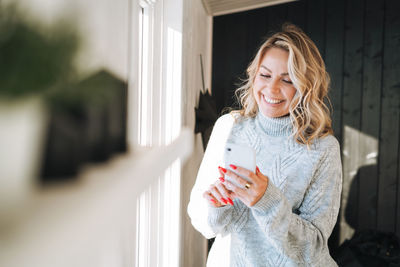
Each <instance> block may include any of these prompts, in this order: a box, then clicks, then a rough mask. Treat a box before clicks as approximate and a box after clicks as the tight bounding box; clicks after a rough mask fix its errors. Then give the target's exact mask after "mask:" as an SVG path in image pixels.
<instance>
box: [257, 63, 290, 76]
mask: <svg viewBox="0 0 400 267" xmlns="http://www.w3.org/2000/svg"><path fill="white" fill-rule="evenodd" d="M260 68H264V69H266V70H267V71H269V72H272V71H271V70H270V69H268V68H267V67H265V66H264V65H261V66H260ZM287 75H289V73H287V72H284V73H281V76H287Z"/></svg>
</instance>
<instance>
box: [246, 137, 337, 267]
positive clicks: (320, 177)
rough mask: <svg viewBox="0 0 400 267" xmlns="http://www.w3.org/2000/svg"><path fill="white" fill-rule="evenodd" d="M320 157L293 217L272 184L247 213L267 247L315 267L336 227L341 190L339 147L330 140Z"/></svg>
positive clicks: (282, 195)
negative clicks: (264, 237)
mask: <svg viewBox="0 0 400 267" xmlns="http://www.w3.org/2000/svg"><path fill="white" fill-rule="evenodd" d="M334 141H335V142H334V144H330V145H329V147H328V148H327V149H325V150H324V151H323V152H322V153H321V157H320V159H319V162H318V163H317V164H316V168H315V169H314V172H313V177H312V180H311V183H310V185H309V187H308V189H307V190H306V192H305V195H304V199H303V202H302V204H301V206H300V207H299V209H298V212H297V213H293V212H292V207H291V205H290V203H289V201H288V199H287V198H286V197H285V195H284V194H283V193H282V192H281V191H280V190H279V189H278V188H277V187H276V186H275V185H274V184H272V183H270V184H269V185H268V188H267V190H266V192H265V194H264V196H263V197H262V198H261V199H260V201H258V202H257V203H256V204H255V205H254V206H253V207H252V208H251V211H252V213H253V215H254V217H255V218H256V220H257V223H258V224H259V225H260V227H261V228H262V229H263V231H264V232H265V234H266V238H268V239H269V240H270V241H271V243H272V244H273V245H274V246H275V247H276V248H277V249H278V250H279V251H280V253H282V254H283V255H284V256H285V257H287V258H291V259H293V260H294V261H296V262H298V263H299V264H305V265H307V266H311V265H317V264H318V259H319V258H320V257H321V256H322V255H326V253H329V252H328V251H327V242H328V238H329V236H330V234H331V232H332V230H333V227H334V225H335V223H336V219H337V215H338V212H339V206H340V194H341V188H342V167H341V160H340V149H339V144H338V143H337V141H336V140H334Z"/></svg>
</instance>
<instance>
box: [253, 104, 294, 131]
mask: <svg viewBox="0 0 400 267" xmlns="http://www.w3.org/2000/svg"><path fill="white" fill-rule="evenodd" d="M255 121H256V124H257V125H258V126H259V127H260V128H261V129H262V131H263V132H265V133H266V134H267V135H270V136H289V135H291V134H292V129H293V126H292V122H291V119H290V115H287V116H284V117H279V118H270V117H267V116H265V115H264V114H262V112H261V111H260V110H259V111H258V114H257V116H256V118H255Z"/></svg>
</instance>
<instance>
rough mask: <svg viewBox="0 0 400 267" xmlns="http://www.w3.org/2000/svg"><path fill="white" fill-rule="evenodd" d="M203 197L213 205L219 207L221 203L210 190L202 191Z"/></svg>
mask: <svg viewBox="0 0 400 267" xmlns="http://www.w3.org/2000/svg"><path fill="white" fill-rule="evenodd" d="M203 197H204V198H205V199H206V200H208V202H209V203H210V204H211V205H213V206H214V207H217V208H218V207H220V206H221V203H220V202H219V201H218V200H217V199H216V198H215V197H214V196H213V195H212V194H211V192H210V191H205V192H204V193H203Z"/></svg>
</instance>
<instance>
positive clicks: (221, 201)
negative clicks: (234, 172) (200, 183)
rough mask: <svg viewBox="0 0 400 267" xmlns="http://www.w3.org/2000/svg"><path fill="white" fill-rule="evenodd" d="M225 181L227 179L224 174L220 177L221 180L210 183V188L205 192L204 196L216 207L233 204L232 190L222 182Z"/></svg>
mask: <svg viewBox="0 0 400 267" xmlns="http://www.w3.org/2000/svg"><path fill="white" fill-rule="evenodd" d="M223 181H225V180H224V178H223V176H222V177H220V181H217V182H215V183H214V184H212V185H210V188H209V189H208V190H207V191H205V192H204V193H203V197H204V198H205V199H207V200H208V201H209V203H210V204H211V205H212V206H214V207H216V208H219V207H223V206H226V205H227V204H230V205H232V206H233V201H232V198H233V197H232V196H231V194H232V192H231V191H229V190H228V189H226V187H225V185H224V184H223V183H222V182H223Z"/></svg>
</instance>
